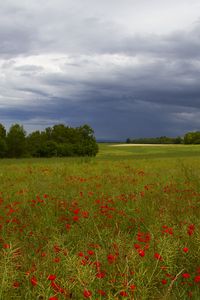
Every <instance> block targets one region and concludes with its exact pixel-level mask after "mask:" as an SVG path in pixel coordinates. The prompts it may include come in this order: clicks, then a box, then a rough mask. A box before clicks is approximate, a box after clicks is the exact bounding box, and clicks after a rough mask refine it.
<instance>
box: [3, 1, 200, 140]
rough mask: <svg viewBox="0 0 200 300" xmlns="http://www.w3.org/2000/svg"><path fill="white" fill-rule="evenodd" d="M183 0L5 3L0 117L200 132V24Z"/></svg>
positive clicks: (122, 130) (124, 133)
mask: <svg viewBox="0 0 200 300" xmlns="http://www.w3.org/2000/svg"><path fill="white" fill-rule="evenodd" d="M183 2H184V4H185V7H186V8H185V13H183V17H182V15H181V12H180V10H179V9H180V8H182V9H183V10H184V7H183ZM190 3H192V4H193V8H191V10H190V6H188V2H187V1H184V0H183V1H179V0H178V1H177V2H176V3H174V2H173V1H171V0H169V3H168V6H166V7H164V8H161V6H160V5H161V4H160V1H158V0H152V1H151V5H150V4H148V5H147V4H146V2H144V1H143V0H141V1H140V3H139V2H138V1H135V0H131V1H130V0H127V3H126V4H125V3H124V1H121V0H119V1H118V2H117V3H116V1H114V0H111V1H105V0H102V1H101V3H100V2H96V3H95V4H96V5H94V2H93V1H92V0H85V1H84V3H83V2H81V1H77V3H75V2H72V1H63V0H58V1H57V2H56V1H55V0H51V1H40V2H39V1H30V2H29V3H27V1H25V0H21V1H16V0H15V1H14V0H9V1H6V2H4V4H2V7H1V10H0V41H1V42H0V71H1V73H0V118H1V119H0V122H1V120H2V122H4V121H5V123H6V124H7V126H8V125H9V124H10V123H12V122H16V121H17V122H23V123H24V124H25V126H28V128H29V129H30V130H31V129H34V126H35V128H42V127H44V126H46V124H48V126H49V125H53V124H55V123H58V122H64V123H66V124H69V125H72V126H78V125H81V124H83V123H89V124H91V126H93V127H94V129H95V132H96V135H97V137H98V138H115V139H117V138H119V139H120V138H121V139H125V138H126V137H128V136H130V137H134V136H137V137H139V136H151V135H152V136H155V135H177V134H184V131H187V130H196V129H198V128H199V126H200V121H198V120H200V118H199V117H200V87H199V82H200V23H199V19H198V18H197V16H198V14H197V13H196V11H197V6H198V4H197V2H196V0H191V2H190ZM135 8H136V9H135ZM155 8H157V9H158V11H160V12H161V16H162V17H163V18H164V20H163V21H162V18H160V15H159V14H158V15H157V19H158V24H157V23H156V20H157V19H153V18H154V17H155V14H156V11H157V10H156V9H155ZM175 12H177V14H178V13H179V20H177V14H175ZM173 13H174V15H173ZM125 16H127V17H125ZM141 16H142V17H141ZM187 16H189V17H188V19H190V20H191V22H188V24H190V26H189V25H188V26H185V21H187ZM159 18H160V19H159ZM141 20H142V21H141ZM150 21H151V22H150ZM154 23H155V24H154ZM171 23H174V25H173V24H171ZM180 24H181V26H180ZM159 25H160V27H159ZM172 25H173V26H172ZM151 26H152V27H151ZM168 28H170V30H168Z"/></svg>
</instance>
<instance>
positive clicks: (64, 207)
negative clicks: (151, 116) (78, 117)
mask: <svg viewBox="0 0 200 300" xmlns="http://www.w3.org/2000/svg"><path fill="white" fill-rule="evenodd" d="M173 149H174V150H172V149H171V147H170V146H169V147H165V148H164V149H163V148H162V149H159V150H158V149H157V148H155V149H154V147H153V148H147V147H140V148H128V149H122V148H120V147H119V148H117V147H116V148H114V147H109V146H108V145H101V146H100V153H99V155H98V156H97V157H96V158H92V159H82V158H68V159H56V158H54V159H24V160H2V161H1V167H0V179H1V181H0V209H1V213H0V230H1V231H0V247H1V250H0V251H1V255H0V268H1V272H0V299H2V300H5V299H6V300H7V299H28V300H29V299H30V300H32V299H40V300H42V299H45V300H47V299H52V300H53V299H54V300H55V299H60V300H61V299H76V300H78V299H80V300H81V299H87V298H88V299H110V300H111V299H112V300H113V299H135V300H140V299H141V300H145V299H163V300H164V299H165V300H168V299H172V300H173V299H190V298H191V299H199V295H200V218H199V216H200V212H199V209H200V184H199V177H200V170H199V167H198V166H199V162H200V157H199V153H200V152H199V150H200V148H198V147H197V146H195V147H194V148H193V147H192V146H190V147H187V146H186V147H185V146H182V147H181V146H179V147H177V148H176V147H174V148H173ZM159 151H160V152H159ZM158 152H159V153H158ZM194 153H195V154H194Z"/></svg>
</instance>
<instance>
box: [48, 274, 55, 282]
mask: <svg viewBox="0 0 200 300" xmlns="http://www.w3.org/2000/svg"><path fill="white" fill-rule="evenodd" d="M55 279H56V275H53V274H51V275H49V276H48V280H51V281H52V280H55Z"/></svg>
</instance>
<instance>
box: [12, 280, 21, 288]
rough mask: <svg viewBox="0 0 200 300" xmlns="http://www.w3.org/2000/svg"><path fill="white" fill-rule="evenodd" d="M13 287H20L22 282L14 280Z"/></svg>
mask: <svg viewBox="0 0 200 300" xmlns="http://www.w3.org/2000/svg"><path fill="white" fill-rule="evenodd" d="M13 287H14V288H15V289H16V288H18V287H20V283H19V282H18V281H14V282H13Z"/></svg>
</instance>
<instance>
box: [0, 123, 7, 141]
mask: <svg viewBox="0 0 200 300" xmlns="http://www.w3.org/2000/svg"><path fill="white" fill-rule="evenodd" d="M0 138H2V139H5V138H6V129H5V127H4V126H3V125H2V124H1V123H0Z"/></svg>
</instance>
